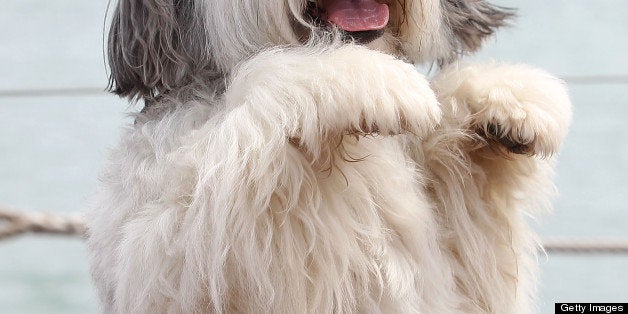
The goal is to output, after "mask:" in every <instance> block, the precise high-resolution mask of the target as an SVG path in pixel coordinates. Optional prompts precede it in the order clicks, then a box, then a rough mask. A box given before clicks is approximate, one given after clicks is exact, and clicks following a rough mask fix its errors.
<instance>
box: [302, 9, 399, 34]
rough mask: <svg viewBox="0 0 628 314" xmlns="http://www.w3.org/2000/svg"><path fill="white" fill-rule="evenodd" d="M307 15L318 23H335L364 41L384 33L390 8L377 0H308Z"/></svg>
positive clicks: (322, 24) (345, 31) (347, 32)
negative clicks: (309, 0)
mask: <svg viewBox="0 0 628 314" xmlns="http://www.w3.org/2000/svg"><path fill="white" fill-rule="evenodd" d="M307 13H308V15H309V16H310V17H311V18H312V19H313V20H314V21H315V22H316V23H317V24H319V25H321V26H326V27H331V26H336V27H338V28H339V29H340V30H341V31H342V32H343V35H344V36H345V37H346V38H348V39H352V40H355V41H357V42H359V43H362V44H367V43H369V42H371V41H373V40H375V39H377V38H379V37H380V36H382V35H383V34H384V28H385V27H386V25H388V20H389V19H390V12H389V9H388V5H386V4H384V3H379V2H377V1H376V0H318V1H311V2H308V7H307Z"/></svg>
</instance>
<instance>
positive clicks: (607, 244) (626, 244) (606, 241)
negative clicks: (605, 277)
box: [543, 237, 628, 254]
mask: <svg viewBox="0 0 628 314" xmlns="http://www.w3.org/2000/svg"><path fill="white" fill-rule="evenodd" d="M543 247H544V248H545V251H547V252H548V253H585V254H586V253H610V254H626V253H628V239H620V238H603V239H600V238H556V237H549V238H545V239H544V240H543Z"/></svg>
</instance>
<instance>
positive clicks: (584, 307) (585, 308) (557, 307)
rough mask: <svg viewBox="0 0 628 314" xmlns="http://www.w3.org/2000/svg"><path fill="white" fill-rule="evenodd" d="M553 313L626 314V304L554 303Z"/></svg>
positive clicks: (627, 311)
mask: <svg viewBox="0 0 628 314" xmlns="http://www.w3.org/2000/svg"><path fill="white" fill-rule="evenodd" d="M554 313H582V314H585V313H628V303H554Z"/></svg>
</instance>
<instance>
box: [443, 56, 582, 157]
mask: <svg viewBox="0 0 628 314" xmlns="http://www.w3.org/2000/svg"><path fill="white" fill-rule="evenodd" d="M451 75H452V74H450V78H451ZM456 76H457V77H458V81H457V83H458V84H459V85H457V86H456V90H455V92H454V97H455V98H457V99H458V102H459V103H463V104H465V105H466V106H467V108H468V111H469V113H470V116H469V119H470V121H469V122H470V125H469V127H470V128H472V129H473V130H475V131H476V132H478V133H479V134H480V135H482V136H484V137H485V138H486V139H487V140H488V142H489V143H492V144H494V145H499V147H498V148H500V149H506V150H507V151H509V152H511V153H514V154H527V155H539V156H549V155H552V154H554V153H555V152H557V150H558V149H559V147H560V145H561V143H562V141H563V139H564V137H565V136H566V134H567V129H568V126H569V123H570V121H571V104H570V101H569V97H568V95H567V90H566V87H565V85H564V84H563V83H562V81H560V80H559V79H557V78H555V77H553V76H551V75H550V74H548V73H546V72H544V71H541V70H538V69H533V68H530V67H528V66H524V65H495V64H487V65H472V66H468V67H464V68H462V69H459V70H457V71H456Z"/></svg>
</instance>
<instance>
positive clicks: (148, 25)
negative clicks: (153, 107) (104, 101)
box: [108, 0, 209, 100]
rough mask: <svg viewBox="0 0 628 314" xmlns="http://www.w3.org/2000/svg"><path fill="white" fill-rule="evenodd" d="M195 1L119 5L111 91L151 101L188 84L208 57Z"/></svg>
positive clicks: (112, 34) (111, 45) (126, 0)
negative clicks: (200, 32)
mask: <svg viewBox="0 0 628 314" xmlns="http://www.w3.org/2000/svg"><path fill="white" fill-rule="evenodd" d="M195 2H196V1H193V0H119V2H118V4H117V7H116V8H115V12H114V15H113V18H112V24H111V29H110V30H109V42H108V60H109V67H110V69H111V74H110V77H109V90H111V91H113V92H114V93H116V94H118V95H120V96H126V97H129V98H131V99H138V98H143V99H147V100H149V99H152V98H154V97H157V96H159V95H163V94H165V93H167V92H168V91H170V90H173V89H176V88H178V87H180V86H182V85H185V84H187V83H189V81H190V80H191V79H193V78H194V76H195V75H196V74H197V72H198V71H200V70H201V69H202V68H203V67H205V66H206V65H207V63H208V59H209V57H208V56H207V55H208V52H207V49H206V40H205V37H206V36H205V35H204V34H197V33H196V32H199V30H201V31H202V30H204V28H203V26H202V25H200V24H199V23H202V21H199V19H200V18H201V17H198V16H196V14H195V12H196V9H195V7H194V6H195Z"/></svg>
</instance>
